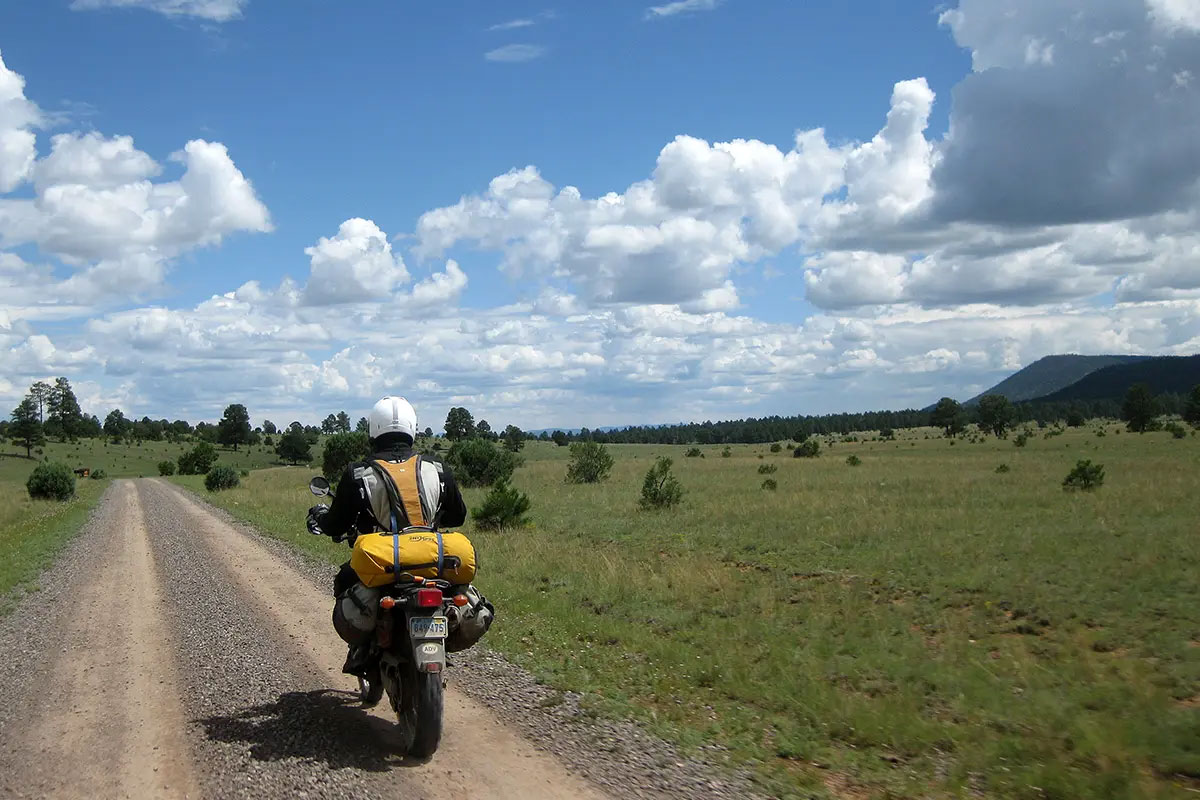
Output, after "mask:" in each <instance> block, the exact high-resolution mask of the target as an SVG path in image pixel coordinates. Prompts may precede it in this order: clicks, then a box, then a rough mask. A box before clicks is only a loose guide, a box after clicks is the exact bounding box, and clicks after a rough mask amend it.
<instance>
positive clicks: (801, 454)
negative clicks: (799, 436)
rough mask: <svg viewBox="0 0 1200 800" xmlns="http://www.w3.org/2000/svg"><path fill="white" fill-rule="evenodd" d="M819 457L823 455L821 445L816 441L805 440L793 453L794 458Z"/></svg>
mask: <svg viewBox="0 0 1200 800" xmlns="http://www.w3.org/2000/svg"><path fill="white" fill-rule="evenodd" d="M819 455H821V443H820V442H818V441H817V440H816V439H805V440H804V441H803V442H801V443H800V444H798V445H796V449H795V450H793V451H792V457H793V458H816V457H817V456H819Z"/></svg>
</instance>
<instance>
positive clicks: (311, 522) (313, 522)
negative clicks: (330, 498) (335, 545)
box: [307, 505, 329, 536]
mask: <svg viewBox="0 0 1200 800" xmlns="http://www.w3.org/2000/svg"><path fill="white" fill-rule="evenodd" d="M328 513H329V506H321V505H318V506H313V507H312V508H310V509H309V510H308V520H307V523H308V532H309V533H312V534H315V535H317V536H324V535H325V531H323V530H321V523H322V522H324V521H325V515H326V514H328Z"/></svg>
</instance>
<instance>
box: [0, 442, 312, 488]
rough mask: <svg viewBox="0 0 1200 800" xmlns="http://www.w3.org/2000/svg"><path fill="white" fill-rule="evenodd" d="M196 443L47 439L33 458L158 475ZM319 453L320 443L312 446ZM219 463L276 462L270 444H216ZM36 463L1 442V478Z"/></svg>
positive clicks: (21, 473)
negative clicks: (166, 463) (161, 464)
mask: <svg viewBox="0 0 1200 800" xmlns="http://www.w3.org/2000/svg"><path fill="white" fill-rule="evenodd" d="M193 447H195V443H193V442H181V443H179V444H171V443H170V442H142V443H141V444H140V445H139V444H111V443H110V442H107V441H105V440H101V439H80V440H79V441H78V442H75V443H70V442H48V443H47V444H46V445H44V446H43V447H42V448H40V449H41V450H43V453H42V454H41V455H36V456H35V458H36V459H39V460H47V461H61V462H63V463H64V464H66V465H67V466H68V467H70V468H71V469H77V468H79V467H87V468H89V469H91V470H93V471H95V470H96V469H103V470H104V471H105V473H106V474H107V476H108V477H109V478H138V477H146V478H149V477H153V476H156V475H158V462H160V461H175V460H177V459H178V458H179V457H180V456H181V455H183V454H184V453H185V452H187V451H188V450H191V449H192V448H193ZM313 453H314V454H316V455H319V454H320V447H319V446H318V447H315V448H313ZM217 454H218V455H219V456H220V457H219V458H218V459H217V463H218V464H228V465H229V466H231V467H236V468H237V469H239V470H243V469H246V470H250V469H262V468H263V467H269V466H272V465H274V464H275V463H277V459H276V456H275V451H274V449H273V448H270V447H263V446H258V447H246V446H243V447H241V448H240V449H239V450H238V451H237V452H234V451H233V450H227V449H225V448H223V447H218V448H217ZM35 466H37V463H36V461H31V460H30V459H27V458H25V448H23V447H17V446H16V445H14V444H13V443H12V442H5V443H4V444H3V445H0V482H6V481H19V482H20V483H21V484H22V485H24V483H25V479H26V478H27V477H28V476H29V473H30V472H32V471H33V468H34V467H35Z"/></svg>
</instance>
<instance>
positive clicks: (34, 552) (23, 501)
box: [0, 439, 275, 614]
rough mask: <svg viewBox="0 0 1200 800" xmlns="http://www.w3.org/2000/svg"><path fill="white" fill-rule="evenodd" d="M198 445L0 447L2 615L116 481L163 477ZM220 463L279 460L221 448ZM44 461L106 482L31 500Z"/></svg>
mask: <svg viewBox="0 0 1200 800" xmlns="http://www.w3.org/2000/svg"><path fill="white" fill-rule="evenodd" d="M194 446H195V445H194V444H193V443H186V444H184V443H181V444H170V443H168V442H142V443H141V445H136V444H111V443H108V442H105V441H102V440H99V439H82V440H80V441H78V442H47V443H46V444H45V445H43V446H42V447H41V448H40V449H41V450H42V453H41V454H40V455H35V456H34V457H33V458H26V457H25V450H24V448H18V447H16V446H15V445H14V444H13V443H12V442H4V443H3V444H2V445H0V614H2V613H5V612H6V611H8V610H10V609H11V607H12V605H13V604H14V603H15V602H16V601H17V600H18V599H19V597H20V595H21V594H22V592H23V591H24V590H25V589H28V588H29V587H31V586H33V585H35V584H36V578H37V576H38V574H40V573H41V571H42V570H43V569H45V568H46V567H48V566H50V564H51V563H53V560H54V556H55V555H56V554H57V553H58V552H59V551H60V550H61V549H62V548H63V547H64V546H66V544H67V543H69V542H70V541H71V539H72V538H74V536H75V534H76V533H77V532H78V531H79V528H80V527H81V526H82V525H83V523H84V521H85V520H86V519H87V516H88V513H89V512H90V511H91V509H92V507H93V506H95V504H96V502H97V501H98V500H99V499H100V496H101V495H102V494H103V493H104V489H105V488H106V487H107V486H108V484H109V482H110V479H112V478H136V477H141V476H147V477H149V476H153V475H157V474H158V462H160V461H164V460H168V459H170V460H172V461H173V460H175V459H177V458H178V457H179V456H180V455H182V454H183V453H184V452H186V451H187V450H189V449H191V448H192V447H194ZM217 452H218V454H219V456H220V457H219V458H218V461H217V463H219V464H229V465H230V466H233V467H236V468H237V469H239V470H241V469H247V470H250V469H260V468H262V467H265V466H268V465H270V464H272V463H274V462H275V454H274V451H273V450H272V449H271V448H263V447H253V448H249V447H243V448H241V449H240V450H239V451H238V452H236V453H235V452H234V451H232V450H225V449H221V448H218V450H217ZM43 461H61V462H63V463H65V464H66V465H67V466H69V467H70V468H71V469H76V468H78V467H87V468H89V469H90V470H91V471H92V472H96V470H98V469H102V470H104V473H105V478H104V479H102V480H92V479H89V478H79V479H77V480H76V495H75V498H74V499H72V500H70V501H68V502H66V503H59V502H53V501H44V500H30V499H29V494H28V492H27V491H26V489H25V481H26V480H28V478H29V474H30V473H31V472H33V470H34V468H35V467H37V465H38V464H40V463H42V462H43Z"/></svg>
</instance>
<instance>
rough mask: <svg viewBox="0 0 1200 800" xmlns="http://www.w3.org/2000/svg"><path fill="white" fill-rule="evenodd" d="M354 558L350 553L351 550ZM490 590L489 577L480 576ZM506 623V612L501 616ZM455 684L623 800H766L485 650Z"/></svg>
mask: <svg viewBox="0 0 1200 800" xmlns="http://www.w3.org/2000/svg"><path fill="white" fill-rule="evenodd" d="M205 506H206V507H207V508H208V509H210V510H211V511H212V513H213V514H214V515H215V516H217V517H219V518H220V519H221V520H222V521H224V522H225V523H226V524H228V525H230V526H233V527H235V528H237V529H238V530H239V531H241V532H242V533H244V534H246V535H247V536H251V537H253V538H255V539H256V540H258V541H259V542H260V543H261V544H263V545H264V546H265V547H266V548H268V549H269V550H270V551H271V552H272V553H273V554H274V555H276V556H277V557H278V558H279V559H280V560H281V561H284V562H286V563H287V564H289V565H290V566H292V567H293V568H294V569H296V570H297V571H298V572H301V573H302V574H304V575H305V576H307V577H308V578H309V579H310V580H312V582H313V584H314V585H315V586H318V587H319V588H321V589H322V590H324V591H330V588H329V587H330V586H332V583H333V576H334V574H335V573H336V572H337V569H336V568H335V567H332V566H329V565H327V564H321V563H319V562H317V561H315V560H313V559H310V558H306V557H305V556H303V555H302V554H301V553H299V552H298V551H296V550H295V549H293V548H291V547H289V546H288V545H286V544H284V543H283V542H280V541H279V540H278V539H272V538H270V537H268V536H264V535H262V534H260V533H258V531H256V530H255V529H254V528H253V527H252V526H250V525H247V524H246V523H244V522H241V521H240V520H238V519H236V518H235V517H233V516H232V515H231V514H229V513H228V512H226V511H225V510H224V509H220V508H216V507H214V506H209V505H208V504H207V503H206V504H205ZM346 553H347V558H348V557H349V549H347V551H346ZM480 578H481V581H480V584H481V586H483V587H485V588H486V585H487V576H486V574H484V575H481V576H480ZM497 617H498V620H499V621H498V623H497V624H503V618H504V609H503V608H498V609H497ZM451 661H452V663H453V667H452V669H451V670H450V683H451V685H452V686H454V687H455V688H457V689H459V690H461V691H463V692H465V693H466V694H468V695H469V696H470V697H472V698H474V699H475V700H478V701H479V702H480V703H482V704H483V705H485V706H487V707H488V708H489V709H491V710H492V711H493V712H494V713H495V714H496V715H497V716H499V717H500V718H502V719H503V720H504V721H505V722H507V723H509V724H510V725H513V726H514V727H517V728H519V730H520V732H521V734H522V735H523V736H525V738H527V739H529V740H530V741H531V742H533V743H534V745H535V746H536V747H537V748H538V749H539V750H544V751H547V752H550V753H553V754H554V755H555V756H556V757H557V758H559V759H560V760H561V761H562V762H564V763H565V764H566V765H567V766H568V767H570V768H571V769H572V770H574V771H576V772H578V773H579V774H581V775H583V776H585V777H586V778H588V779H589V780H590V781H592V782H593V783H596V784H597V785H599V786H601V787H603V788H605V789H606V790H608V791H609V792H611V793H612V794H613V795H614V796H618V797H646V798H651V797H653V798H701V797H702V798H714V799H715V800H716V799H719V798H733V797H737V798H743V799H744V800H755V799H756V798H765V797H767V795H764V794H762V793H760V792H759V790H758V789H757V788H756V787H755V786H754V784H753V783H752V782H751V780H750V777H749V775H748V774H747V773H745V772H741V771H737V770H731V769H729V768H727V767H724V766H722V765H721V761H722V754H723V753H722V750H721V748H719V747H711V748H710V752H711V753H712V754H713V755H712V758H711V759H709V760H702V759H699V758H696V757H693V756H689V755H683V754H681V753H680V751H679V749H678V748H676V747H675V746H674V745H672V744H670V743H669V742H666V741H663V740H662V739H660V738H658V737H656V736H654V735H652V734H650V733H647V732H646V731H645V730H644V729H642V728H641V727H639V726H638V725H636V724H634V723H632V722H626V721H615V720H606V719H600V718H597V717H595V716H593V715H590V714H587V713H585V712H584V711H583V709H582V708H581V706H580V700H581V699H582V696H581V695H579V694H577V693H575V692H559V691H557V690H555V689H551V688H549V687H547V686H545V685H542V684H540V683H539V682H538V681H537V679H536V678H535V677H534V676H533V675H532V674H531V673H529V672H528V671H526V670H524V669H522V668H520V667H518V666H515V665H514V664H512V663H510V662H509V661H507V660H506V659H505V658H504V657H503V656H501V655H499V654H498V653H496V652H495V651H492V650H490V649H488V648H487V647H485V646H484V645H478V646H476V647H474V648H472V649H471V650H469V651H467V652H464V653H458V654H455V655H453V656H451Z"/></svg>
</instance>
